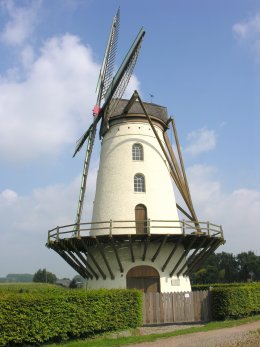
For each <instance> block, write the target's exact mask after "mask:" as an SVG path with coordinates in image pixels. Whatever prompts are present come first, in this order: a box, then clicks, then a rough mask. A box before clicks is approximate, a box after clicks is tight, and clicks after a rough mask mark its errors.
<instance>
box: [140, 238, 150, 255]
mask: <svg viewBox="0 0 260 347" xmlns="http://www.w3.org/2000/svg"><path fill="white" fill-rule="evenodd" d="M149 242H150V237H149V236H147V238H146V240H145V243H144V252H143V257H142V260H143V261H145V257H146V252H147V248H148V244H149Z"/></svg>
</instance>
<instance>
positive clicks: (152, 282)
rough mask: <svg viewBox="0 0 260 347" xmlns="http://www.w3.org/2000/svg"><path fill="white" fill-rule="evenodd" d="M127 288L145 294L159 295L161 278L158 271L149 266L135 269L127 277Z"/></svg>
mask: <svg viewBox="0 0 260 347" xmlns="http://www.w3.org/2000/svg"><path fill="white" fill-rule="evenodd" d="M126 288H127V289H130V288H136V289H139V290H141V291H142V292H144V293H159V292H160V277H159V274H158V271H157V270H156V269H154V268H153V267H151V266H147V265H141V266H135V267H133V268H132V269H130V270H129V271H128V273H127V275H126Z"/></svg>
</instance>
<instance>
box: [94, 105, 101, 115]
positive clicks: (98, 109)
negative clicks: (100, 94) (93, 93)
mask: <svg viewBox="0 0 260 347" xmlns="http://www.w3.org/2000/svg"><path fill="white" fill-rule="evenodd" d="M100 111H101V108H100V107H99V106H98V105H95V106H94V108H93V116H97V115H98V114H99V113H100Z"/></svg>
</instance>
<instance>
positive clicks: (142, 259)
mask: <svg viewBox="0 0 260 347" xmlns="http://www.w3.org/2000/svg"><path fill="white" fill-rule="evenodd" d="M119 19H120V13H119V10H118V12H117V14H116V15H115V17H114V19H113V22H112V27H111V31H110V36H109V40H108V44H107V48H106V52H105V57H104V61H103V64H102V67H101V71H100V76H99V82H98V97H97V103H96V105H95V107H94V110H93V116H94V121H93V123H92V124H91V126H90V127H89V129H88V130H87V131H86V132H85V134H84V135H83V136H82V138H81V139H80V140H79V142H78V143H77V146H76V150H75V153H74V155H76V153H77V152H78V151H79V150H80V149H81V148H82V146H83V145H84V143H85V142H87V148H86V157H85V161H84V169H83V175H82V182H81V187H80V197H79V203H78V209H77V215H76V221H75V223H74V224H71V225H65V226H60V227H56V228H54V229H52V230H50V231H49V233H48V242H47V247H49V248H51V249H53V250H54V251H56V252H57V253H58V254H59V255H60V256H61V257H62V258H63V259H64V260H65V261H66V262H67V263H68V264H69V265H70V266H71V267H72V268H73V269H74V270H76V271H77V272H78V273H79V274H80V275H81V276H83V277H84V278H86V279H87V280H88V282H87V283H88V288H94V289H97V288H137V289H140V290H143V291H144V292H180V291H190V289H191V287H190V280H189V275H190V274H191V273H192V272H193V271H196V270H197V269H198V268H199V267H200V266H201V264H202V263H203V262H204V261H205V260H206V258H207V257H208V256H209V255H210V254H211V253H212V252H214V251H215V250H216V249H217V248H218V247H219V246H220V245H221V244H223V243H224V242H225V241H224V238H223V231H222V228H221V226H218V225H215V224H211V223H209V222H200V221H198V219H197V216H196V213H195V210H194V207H193V203H192V199H191V195H190V191H189V186H188V181H187V177H186V174H185V169H184V164H183V159H182V155H181V150H180V145H179V140H178V136H177V131H176V126H175V123H174V119H173V118H172V117H168V114H167V109H166V107H163V106H159V105H156V104H153V103H145V102H143V101H142V100H141V98H140V96H139V94H138V92H137V91H135V92H134V93H133V95H132V97H131V98H130V100H125V99H122V95H123V93H124V91H125V88H126V86H127V84H128V82H129V79H130V77H131V74H132V72H133V69H134V66H135V64H136V61H137V58H138V54H139V51H140V48H141V43H142V41H143V38H144V35H145V31H144V29H143V28H141V30H140V31H139V33H138V35H137V37H136V39H135V41H134V43H133V44H132V46H131V48H130V50H129V51H128V53H127V55H126V57H125V59H124V61H123V63H122V64H121V66H120V68H119V69H118V71H117V73H116V74H115V75H114V76H113V67H114V62H115V53H116V45H117V39H118V30H119ZM99 124H100V130H99V135H100V139H101V141H102V146H101V153H100V164H99V170H98V176H97V183H96V194H95V200H94V205H93V214H92V220H91V221H88V222H85V221H82V210H83V202H84V198H85V190H86V184H87V176H88V169H89V164H90V160H91V154H92V149H93V146H94V140H95V135H96V130H97V126H98V125H99ZM171 131H172V132H173V136H174V139H175V146H174V148H175V149H173V147H172V145H171V143H170V141H169V137H168V133H169V132H171ZM173 183H174V184H175V186H176V188H177V189H178V191H179V192H180V196H181V198H182V205H179V204H178V203H176V199H175V194H174V190H173ZM184 205H185V206H186V207H184ZM179 214H180V215H183V216H184V217H185V220H184V219H180V217H179Z"/></svg>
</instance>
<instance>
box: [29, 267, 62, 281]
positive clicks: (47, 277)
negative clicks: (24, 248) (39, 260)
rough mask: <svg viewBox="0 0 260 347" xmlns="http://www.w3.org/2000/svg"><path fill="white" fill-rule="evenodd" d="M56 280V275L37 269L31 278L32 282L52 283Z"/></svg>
mask: <svg viewBox="0 0 260 347" xmlns="http://www.w3.org/2000/svg"><path fill="white" fill-rule="evenodd" d="M56 280H57V277H56V275H54V274H53V273H52V272H48V271H47V270H46V269H39V270H38V271H37V272H35V274H34V276H33V282H40V283H54V282H55V281H56Z"/></svg>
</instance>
